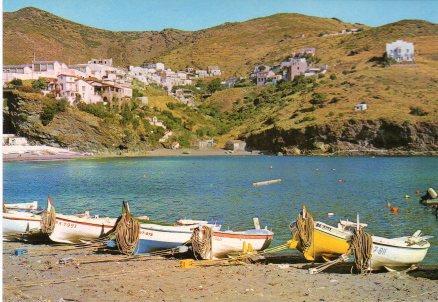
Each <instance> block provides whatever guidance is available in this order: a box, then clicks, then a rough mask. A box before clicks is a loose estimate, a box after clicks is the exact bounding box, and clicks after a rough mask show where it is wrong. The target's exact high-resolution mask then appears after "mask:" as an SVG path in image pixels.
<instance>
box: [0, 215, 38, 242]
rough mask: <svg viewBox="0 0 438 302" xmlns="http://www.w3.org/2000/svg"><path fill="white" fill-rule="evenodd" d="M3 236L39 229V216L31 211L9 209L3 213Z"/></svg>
mask: <svg viewBox="0 0 438 302" xmlns="http://www.w3.org/2000/svg"><path fill="white" fill-rule="evenodd" d="M2 223H3V236H11V235H17V234H23V233H28V232H38V231H39V230H41V216H40V215H38V214H34V213H31V212H21V211H14V210H10V211H7V212H6V213H3V217H2Z"/></svg>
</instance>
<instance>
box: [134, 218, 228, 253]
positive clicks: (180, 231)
mask: <svg viewBox="0 0 438 302" xmlns="http://www.w3.org/2000/svg"><path fill="white" fill-rule="evenodd" d="M199 225H208V226H210V227H212V228H214V229H218V230H219V229H220V228H221V226H220V225H217V224H208V223H207V222H206V221H202V220H190V221H189V222H188V221H187V220H179V222H177V223H176V225H160V224H153V223H147V224H141V225H140V235H139V241H138V243H137V246H136V248H135V250H134V254H144V253H150V252H153V251H159V250H166V249H171V248H176V247H178V246H181V245H184V244H186V243H188V242H189V241H190V238H191V237H192V234H193V230H194V229H195V228H196V227H198V226H199Z"/></svg>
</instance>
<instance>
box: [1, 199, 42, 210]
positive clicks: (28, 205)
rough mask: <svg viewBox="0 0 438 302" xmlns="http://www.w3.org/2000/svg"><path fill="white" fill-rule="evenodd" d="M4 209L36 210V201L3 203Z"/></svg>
mask: <svg viewBox="0 0 438 302" xmlns="http://www.w3.org/2000/svg"><path fill="white" fill-rule="evenodd" d="M3 205H4V208H5V209H6V210H27V211H31V210H37V209H38V201H32V202H21V203H5V204H3Z"/></svg>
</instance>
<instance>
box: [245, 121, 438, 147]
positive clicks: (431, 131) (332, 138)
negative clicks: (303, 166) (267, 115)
mask: <svg viewBox="0 0 438 302" xmlns="http://www.w3.org/2000/svg"><path fill="white" fill-rule="evenodd" d="M245 139H246V141H247V144H248V147H249V148H251V149H257V150H265V151H268V152H272V153H277V152H282V153H285V154H327V153H337V154H368V153H369V154H382V152H383V153H384V154H409V153H413V154H415V153H423V154H437V152H438V123H437V122H419V123H415V124H413V123H410V122H404V123H401V124H399V123H396V122H392V121H388V120H385V119H380V120H349V121H347V122H345V123H343V124H340V125H335V124H330V125H318V126H308V127H305V128H302V129H289V130H282V129H278V128H275V127H273V128H270V129H268V130H266V131H262V132H258V133H252V134H249V135H247V137H245Z"/></svg>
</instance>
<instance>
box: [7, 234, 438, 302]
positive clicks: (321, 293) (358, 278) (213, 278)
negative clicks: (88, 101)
mask: <svg viewBox="0 0 438 302" xmlns="http://www.w3.org/2000/svg"><path fill="white" fill-rule="evenodd" d="M23 246H26V247H27V248H28V255H23V256H13V255H11V252H12V251H13V250H14V249H15V248H18V247H23ZM62 248H63V247H62ZM3 249H4V255H3V295H4V301H49V300H50V301H192V300H199V301H436V297H437V296H438V267H437V266H435V267H430V266H429V267H422V268H420V269H419V270H417V271H413V272H409V273H373V274H370V275H355V274H351V273H350V267H351V264H344V265H341V266H338V267H336V268H333V269H330V270H328V271H326V272H323V273H320V274H318V275H309V274H308V272H307V268H308V267H309V266H310V264H308V263H305V261H304V260H303V258H302V257H301V256H299V255H293V254H292V255H291V254H288V255H283V256H276V257H272V258H268V259H265V260H261V261H259V262H258V263H255V264H245V265H238V266H210V267H193V268H181V267H180V265H179V260H178V259H175V258H171V259H166V258H157V257H154V258H150V257H143V258H136V259H133V260H129V261H123V260H122V258H123V256H119V255H111V254H108V253H104V254H102V253H100V254H99V253H96V252H95V251H92V250H90V249H88V250H87V249H76V250H70V251H68V252H66V251H60V249H61V247H59V246H58V247H53V246H47V245H26V244H23V243H16V242H13V243H11V242H8V243H4V244H3ZM68 258H71V259H72V260H71V261H70V262H68V263H67V264H60V260H61V259H68ZM96 261H100V262H97V263H96ZM61 298H62V299H64V300H60V299H61Z"/></svg>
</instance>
